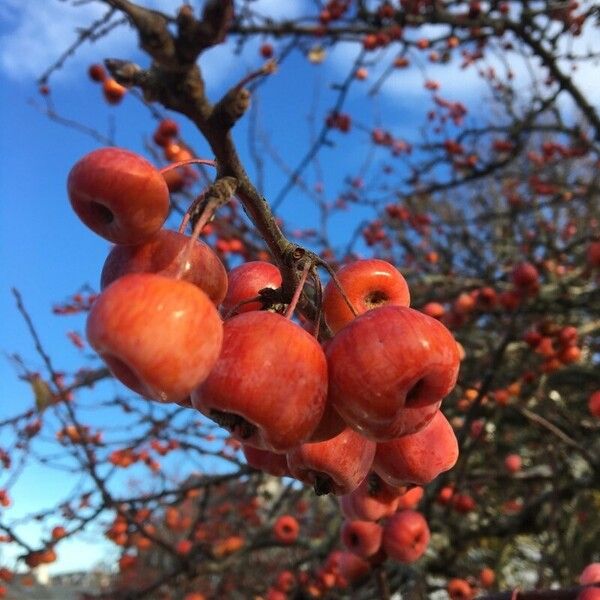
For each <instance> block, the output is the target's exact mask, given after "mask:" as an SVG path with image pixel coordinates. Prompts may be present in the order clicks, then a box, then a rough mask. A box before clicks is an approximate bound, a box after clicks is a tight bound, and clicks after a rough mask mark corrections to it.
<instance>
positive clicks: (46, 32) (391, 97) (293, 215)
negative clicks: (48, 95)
mask: <svg viewBox="0 0 600 600" xmlns="http://www.w3.org/2000/svg"><path fill="white" fill-rule="evenodd" d="M146 4H147V5H160V6H161V8H163V9H165V10H167V9H169V8H170V7H175V6H178V5H179V4H180V2H179V1H178V0H173V1H171V0H168V1H167V0H163V1H162V2H160V3H157V2H154V3H152V2H146ZM257 7H259V8H260V7H263V8H264V10H265V12H269V13H270V14H272V15H273V16H275V17H276V16H278V14H279V15H281V14H285V15H286V16H287V17H291V16H294V14H297V15H300V14H303V13H302V11H303V8H304V2H302V1H298V2H294V3H284V2H282V1H280V0H260V1H259V2H257ZM97 11H98V8H97V7H96V5H94V4H92V5H88V6H85V7H83V8H81V9H72V8H69V7H68V6H66V5H65V3H62V2H58V1H57V0H45V1H44V2H39V1H36V0H5V1H4V2H3V4H2V6H0V106H1V109H0V131H1V134H0V152H1V156H2V161H0V272H1V278H0V315H1V319H2V321H1V322H2V327H1V329H0V353H1V354H0V419H2V418H5V417H6V416H9V415H12V414H16V413H18V412H20V411H22V410H23V409H24V408H25V407H28V406H29V405H30V403H31V392H30V389H29V387H28V386H27V385H24V384H22V383H20V382H19V381H18V380H17V377H16V372H15V370H14V368H13V366H12V364H11V363H10V361H9V360H8V359H7V358H6V355H7V354H8V353H15V352H16V353H18V354H20V355H21V356H22V357H23V358H24V359H25V360H26V361H27V363H28V364H29V365H30V366H31V367H32V368H39V370H40V371H41V370H42V367H41V365H40V364H39V363H40V361H39V358H38V357H37V356H36V354H35V352H34V348H33V344H32V342H31V339H30V337H29V336H28V333H27V330H26V327H25V324H24V322H23V320H22V319H21V318H20V316H19V315H18V313H17V311H16V308H15V304H14V299H13V297H12V295H11V293H10V288H11V287H16V288H18V289H19V290H20V292H21V294H22V295H23V298H24V301H25V304H26V306H27V307H28V309H29V311H30V314H31V316H32V318H33V320H34V322H35V323H36V325H37V327H38V330H39V333H40V335H41V337H42V340H43V341H44V343H45V344H46V348H47V350H48V351H49V353H50V354H51V355H52V356H53V357H54V358H55V359H56V366H57V368H59V369H64V370H67V371H69V370H72V369H76V368H78V367H80V366H81V364H82V360H81V356H80V353H79V351H77V350H76V349H75V348H74V347H73V346H72V345H71V344H70V343H69V342H68V340H67V338H66V332H67V331H68V330H71V329H75V330H78V331H82V330H83V321H82V320H81V319H78V318H75V319H73V318H69V319H64V318H56V317H53V316H52V314H51V306H52V304H53V303H55V302H57V301H60V300H62V299H65V298H66V297H68V296H69V295H70V294H71V293H73V292H75V291H77V290H78V289H79V288H80V287H81V286H82V285H83V284H86V283H87V284H90V285H91V286H92V287H97V282H98V279H99V273H100V270H101V267H102V264H103V261H104V258H105V256H106V253H107V250H108V247H109V246H108V243H107V242H105V241H104V240H102V239H100V238H98V237H96V236H95V235H94V234H93V233H91V232H90V231H88V230H87V229H86V228H85V227H84V226H83V225H82V224H81V223H80V222H79V221H78V219H77V218H76V216H75V215H74V213H73V212H72V211H71V209H70V206H69V202H68V199H67V195H66V189H65V182H66V178H67V174H68V172H69V169H70V168H71V166H72V165H73V164H74V163H75V162H76V161H77V160H78V159H79V158H80V157H81V156H82V155H83V154H85V153H86V152H89V151H90V150H93V149H94V148H97V147H98V143H97V142H95V141H94V140H92V139H91V138H90V137H86V136H84V135H82V134H80V133H77V132H75V131H73V130H70V129H68V128H65V127H63V126H61V125H58V124H56V123H54V122H52V121H50V120H49V119H48V118H47V117H46V116H45V115H43V114H42V113H41V112H40V110H39V107H40V106H43V102H42V101H41V99H40V97H39V95H38V94H37V88H36V85H35V78H36V77H37V76H39V75H40V74H41V73H42V72H43V71H44V70H45V68H46V67H47V66H48V65H49V64H51V62H52V61H53V60H55V59H56V57H58V56H59V55H60V53H61V52H62V51H63V50H64V49H65V48H66V47H67V45H68V44H69V43H70V42H71V40H72V39H74V36H75V33H74V32H75V28H76V27H77V26H78V25H85V24H86V23H88V22H89V20H90V19H91V18H94V17H96V16H97V14H98V12H97ZM294 11H296V12H295V13H294ZM419 35H423V32H420V33H419ZM259 43H260V42H259V41H258V40H257V41H255V42H253V43H250V44H248V46H247V48H246V50H245V51H244V53H243V54H242V56H233V55H232V53H231V47H230V46H227V47H223V48H217V49H214V50H211V51H210V52H208V53H207V55H206V56H205V57H203V59H202V62H201V64H202V66H203V68H204V72H205V77H206V80H207V83H208V90H209V94H210V95H211V97H212V98H218V96H219V92H222V91H223V90H225V89H226V87H227V86H228V85H231V84H232V83H235V82H236V81H237V80H238V79H240V78H241V77H243V76H244V75H245V74H246V73H247V72H248V71H250V70H252V69H255V68H257V67H258V66H259V65H260V64H261V59H260V58H259V54H258V46H259ZM275 45H276V44H275ZM358 51H359V48H358V46H357V45H356V44H344V45H343V46H340V47H338V48H337V49H336V50H335V51H334V52H332V53H330V54H329V55H328V56H327V58H326V60H325V62H324V63H323V64H322V65H320V66H315V65H311V64H310V63H309V62H308V61H307V60H306V58H305V57H304V56H302V55H300V54H295V55H293V56H292V57H291V59H290V61H289V62H288V63H286V64H285V65H284V66H283V68H282V69H281V71H280V72H279V73H278V74H276V75H275V76H273V77H271V78H269V80H268V81H267V82H265V84H264V85H263V86H261V88H260V94H259V98H258V104H259V123H260V126H261V128H262V129H263V130H264V132H265V133H266V134H267V135H268V136H269V138H270V140H271V143H272V145H273V146H274V147H275V148H277V149H278V150H279V152H280V153H281V155H282V157H283V158H284V160H285V161H286V162H287V163H288V164H289V165H290V166H292V167H293V166H295V165H296V164H297V163H298V162H299V160H300V158H301V157H302V156H303V154H304V153H305V152H306V150H307V148H308V145H309V140H310V134H311V130H310V126H309V122H308V117H309V114H310V112H311V109H312V107H313V106H315V105H316V106H318V110H319V113H318V114H319V117H317V126H320V124H321V121H320V120H319V119H322V118H324V115H325V112H326V110H327V109H328V108H329V107H330V106H331V105H332V103H333V102H334V100H335V94H334V93H333V92H332V91H331V89H330V88H329V86H330V84H332V83H339V82H340V81H341V80H342V79H343V77H344V76H345V74H346V73H347V70H348V68H349V66H350V65H351V64H352V61H353V60H354V57H355V56H356V55H357V52H358ZM109 56H110V57H123V58H134V59H135V60H138V61H140V63H141V64H146V61H145V60H144V58H143V57H141V56H140V55H139V52H138V51H137V49H136V43H135V39H134V36H133V33H132V31H131V30H129V29H127V28H121V29H119V30H117V31H115V32H114V33H113V34H112V35H111V36H110V38H109V39H107V40H103V41H101V42H99V43H97V44H95V45H85V46H83V47H82V49H81V52H79V53H78V55H77V56H76V57H75V58H74V59H71V60H69V61H67V63H66V65H65V67H64V68H63V69H62V70H61V71H60V72H59V73H58V74H57V75H56V76H55V77H53V78H52V79H51V82H50V83H51V88H52V98H53V101H54V103H55V106H56V107H57V110H58V111H59V112H60V113H61V114H62V115H64V116H65V117H68V118H70V119H74V120H76V121H79V122H81V123H83V124H86V125H88V126H91V127H94V128H96V129H98V130H99V131H101V132H105V131H107V129H108V127H109V126H110V123H111V121H114V125H115V129H116V141H117V144H118V145H121V146H125V147H128V148H130V149H132V150H136V151H142V149H143V140H144V138H145V137H147V136H148V135H149V133H150V132H151V131H152V125H153V123H152V121H151V120H150V118H149V115H148V114H147V112H146V111H145V110H144V109H143V108H142V107H141V106H140V104H139V103H138V102H136V101H135V100H134V99H133V98H131V97H128V98H126V100H125V101H124V103H123V104H122V105H121V106H119V107H118V108H112V107H108V106H107V105H106V104H105V103H104V102H103V101H102V99H101V96H100V90H99V89H98V87H96V86H94V84H92V83H91V82H90V81H89V80H88V78H87V75H86V71H87V67H88V65H89V64H90V63H92V62H98V61H101V60H102V59H103V58H105V57H109ZM383 58H384V57H382V56H380V55H378V59H379V62H378V64H377V65H373V66H372V67H370V69H371V72H372V73H375V72H376V71H378V70H380V69H381V68H383V65H384V64H385V62H386V61H385V60H383ZM515 69H517V70H518V69H519V67H518V66H517V65H516V64H515ZM427 76H428V77H431V78H433V79H435V78H439V79H441V80H442V81H443V83H444V85H443V88H442V91H443V93H444V95H445V96H446V97H449V98H450V99H452V100H459V99H460V100H463V101H464V100H465V97H466V99H467V101H472V102H473V103H474V104H475V105H477V104H479V103H480V102H481V96H480V94H481V90H482V88H481V85H480V83H478V80H477V78H476V76H475V75H474V74H473V73H471V72H462V71H458V70H457V68H455V67H451V68H450V69H448V70H446V69H442V68H441V67H434V68H430V69H429V70H428V73H427ZM579 77H580V81H581V83H582V85H583V86H584V87H586V88H588V89H590V90H591V89H592V82H593V78H591V77H589V73H588V74H587V75H586V73H585V72H584V73H581V74H580V76H579ZM373 78H374V75H373ZM424 78H425V77H424V74H423V73H422V72H420V71H419V70H418V69H413V70H411V71H408V72H402V74H399V75H397V76H394V77H393V78H392V79H391V80H390V81H389V83H388V84H387V85H386V86H385V87H384V88H383V90H382V93H381V94H380V95H379V96H378V97H377V98H376V100H375V101H374V102H366V93H367V91H368V89H369V82H357V83H355V84H353V87H352V93H351V95H350V98H349V103H348V109H349V111H350V112H351V113H352V114H353V115H357V116H358V118H359V120H360V121H361V122H362V123H364V124H366V125H368V126H371V125H372V124H373V123H374V122H377V121H378V120H381V121H382V122H384V123H386V125H387V126H388V127H389V129H391V131H392V132H393V133H394V134H395V135H397V136H399V137H402V136H404V135H407V134H408V133H410V132H413V133H414V132H415V128H416V127H417V126H418V125H419V124H420V123H422V119H423V115H424V113H425V111H426V110H427V109H428V108H429V107H430V104H429V102H430V101H429V97H430V94H429V92H426V91H425V90H424V88H423V81H424ZM316 84H318V85H319V86H320V92H319V96H318V98H317V100H315V97H314V94H313V89H314V87H315V85H316ZM599 97H600V92H599V91H598V90H595V91H594V95H593V96H592V98H593V99H595V101H596V102H597V101H598V98H599ZM36 106H37V107H38V108H36ZM178 121H179V122H180V123H181V124H182V125H183V127H184V137H185V138H186V140H188V141H190V142H191V143H192V144H193V145H194V146H195V148H196V149H197V151H198V152H199V153H200V154H202V153H204V155H205V156H207V157H210V154H209V153H208V151H207V148H206V144H205V143H204V142H203V141H202V140H201V139H200V138H199V136H198V135H196V134H195V132H194V131H193V130H192V128H191V127H189V126H187V125H184V121H183V120H182V119H178ZM235 137H236V140H237V141H238V146H239V149H240V152H241V154H242V157H243V158H244V159H247V154H248V149H247V143H246V141H247V120H244V121H242V122H241V123H240V124H239V126H238V127H237V128H236V130H235ZM332 139H334V140H335V141H336V143H338V147H337V148H333V149H329V148H325V149H324V150H323V151H322V153H321V154H320V160H321V168H322V170H323V173H324V180H325V193H326V195H327V197H328V198H329V199H330V200H334V199H335V194H337V193H338V191H339V183H340V181H341V180H342V178H343V176H344V175H346V174H348V173H352V172H353V171H354V172H356V169H357V168H358V167H359V166H360V159H361V155H362V154H363V151H364V150H366V149H367V148H368V145H369V133H368V131H362V132H361V131H358V132H355V133H353V134H352V135H351V136H347V137H344V136H342V135H340V134H333V135H332ZM385 158H386V157H385V155H376V161H377V162H379V161H381V160H384V159H385ZM340 159H341V160H343V165H344V170H343V171H340V169H339V166H340ZM284 181H285V178H284V176H283V174H282V173H281V172H280V171H279V170H278V169H277V168H276V167H273V166H272V165H271V166H270V167H269V168H268V169H267V173H266V190H265V191H266V193H267V198H269V197H272V196H273V195H274V194H275V193H276V192H277V191H278V190H279V189H280V187H281V185H283V183H284ZM307 181H308V182H310V183H311V184H314V183H315V182H316V176H315V172H314V170H313V169H312V168H309V169H308V170H307ZM281 214H282V216H283V217H284V218H285V219H286V221H287V222H288V223H289V224H290V227H293V226H302V225H307V224H310V223H311V222H312V221H313V220H314V217H315V215H316V212H315V209H314V207H313V205H312V204H311V202H310V201H309V200H307V199H306V198H305V197H304V196H301V195H299V194H297V193H295V192H293V193H292V194H290V196H289V197H288V199H287V200H286V202H285V204H284V206H283V209H282V212H281ZM357 219H358V217H357V216H356V215H352V220H351V218H350V217H349V216H344V215H342V216H340V217H337V218H336V219H334V220H333V222H332V224H331V227H332V228H331V234H332V236H333V239H334V240H338V241H340V242H341V241H342V240H343V239H344V236H345V235H346V234H347V233H348V232H349V230H350V227H351V226H352V225H354V224H356V222H357ZM0 446H2V440H0ZM2 481H3V480H2V475H1V474H0V487H1V485H2ZM67 483H68V482H67V481H66V480H64V481H63V480H62V479H61V477H58V476H56V475H55V474H49V473H43V472H42V471H41V470H39V469H36V468H34V469H32V470H31V471H30V473H29V474H28V475H27V476H25V477H24V478H23V479H22V480H21V482H20V483H19V485H18V486H17V487H16V488H15V489H14V490H13V494H12V495H13V497H14V500H15V509H14V510H15V511H18V512H19V513H21V512H27V511H28V510H31V509H39V508H41V506H40V497H41V496H43V497H44V502H43V504H44V506H49V505H50V504H51V502H52V500H53V498H56V497H60V494H62V493H64V488H65V486H66V485H67ZM40 484H41V485H42V486H43V488H40ZM15 514H16V512H15ZM92 546H93V544H91V541H90V540H89V539H88V540H86V542H85V549H86V552H85V553H83V552H82V551H81V550H82V548H83V546H82V545H81V543H79V545H78V544H75V543H73V544H69V545H67V544H65V545H64V546H61V547H60V552H59V555H60V560H59V562H58V563H57V564H56V566H55V567H53V568H54V569H56V570H69V569H73V568H78V567H85V566H89V565H90V564H92V563H93V562H95V561H96V560H98V559H100V558H102V557H103V556H104V555H105V552H106V547H105V546H104V545H103V544H102V543H100V544H99V545H98V546H96V547H95V550H94V551H92ZM1 552H2V550H0V562H1V560H2V554H1ZM84 555H85V556H86V558H85V559H82V558H81V557H82V556H84Z"/></svg>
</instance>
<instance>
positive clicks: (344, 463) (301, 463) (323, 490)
mask: <svg viewBox="0 0 600 600" xmlns="http://www.w3.org/2000/svg"><path fill="white" fill-rule="evenodd" d="M374 455H375V443H374V442H372V441H370V440H368V439H367V438H365V437H363V436H362V435H360V434H359V433H357V432H356V431H354V430H353V429H351V428H350V427H346V429H344V431H342V433H340V434H339V435H337V436H336V437H334V438H332V439H330V440H327V441H325V442H317V443H314V444H302V445H301V446H299V447H296V448H293V449H292V450H291V451H290V452H288V455H287V460H288V467H289V468H290V473H291V474H292V476H293V477H295V478H296V479H299V480H300V481H303V482H304V483H307V484H309V485H312V486H313V487H314V489H315V493H316V494H317V495H322V494H329V493H332V494H335V495H336V496H342V495H344V494H349V493H350V492H352V491H353V490H355V489H356V488H357V487H358V486H359V485H360V484H361V483H362V481H363V480H364V479H365V477H366V476H367V474H368V472H369V469H370V468H371V465H372V463H373V457H374Z"/></svg>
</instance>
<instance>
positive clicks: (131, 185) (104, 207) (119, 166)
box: [67, 148, 169, 244]
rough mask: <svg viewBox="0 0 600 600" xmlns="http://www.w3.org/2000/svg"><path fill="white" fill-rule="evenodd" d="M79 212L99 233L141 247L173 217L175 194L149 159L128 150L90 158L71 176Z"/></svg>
mask: <svg viewBox="0 0 600 600" xmlns="http://www.w3.org/2000/svg"><path fill="white" fill-rule="evenodd" d="M67 190H68V193H69V198H70V200H71V205H72V207H73V210H74V211H75V212H76V214H77V216H78V217H79V218H80V219H81V220H82V221H83V222H84V223H85V224H86V225H87V226H88V227H89V228H90V229H91V230H92V231H94V232H95V233H97V234H98V235H100V236H102V237H103V238H105V239H107V240H108V241H110V242H113V243H115V244H139V243H141V242H143V241H145V240H147V239H149V238H150V237H152V236H153V235H154V234H156V233H157V232H158V230H159V229H160V228H161V227H162V225H163V223H164V222H165V220H166V218H167V215H168V214H169V190H168V188H167V184H166V183H165V180H164V178H163V177H162V175H161V174H160V172H159V171H158V170H157V169H156V168H155V167H154V165H152V164H151V163H149V162H148V161H147V160H146V159H145V158H143V157H141V156H139V155H137V154H135V153H133V152H130V151H129V150H124V149H122V148H101V149H99V150H94V151H93V152H90V153H89V154H86V155H85V156H84V157H83V158H81V159H80V160H79V161H78V162H77V163H76V164H75V166H74V167H73V168H72V169H71V172H70V173H69V178H68V181H67Z"/></svg>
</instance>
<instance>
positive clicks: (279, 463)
mask: <svg viewBox="0 0 600 600" xmlns="http://www.w3.org/2000/svg"><path fill="white" fill-rule="evenodd" d="M242 450H243V452H244V456H245V457H246V462H247V463H248V464H249V465H250V466H251V467H254V468H255V469H260V470H261V471H264V472H265V473H268V474H269V475H273V476H274V477H283V476H289V469H288V466H287V458H286V456H285V454H275V452H271V451H269V450H261V449H260V448H253V447H252V446H247V445H246V444H242Z"/></svg>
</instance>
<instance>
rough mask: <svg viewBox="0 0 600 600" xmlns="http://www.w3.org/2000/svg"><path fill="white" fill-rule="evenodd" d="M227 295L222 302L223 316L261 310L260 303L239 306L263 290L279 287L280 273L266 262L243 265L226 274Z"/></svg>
mask: <svg viewBox="0 0 600 600" xmlns="http://www.w3.org/2000/svg"><path fill="white" fill-rule="evenodd" d="M227 279H228V287H227V295H226V296H225V299H224V300H223V315H224V316H226V317H227V313H229V312H231V311H233V310H235V314H241V313H245V312H250V311H255V310H261V309H262V303H261V302H248V303H246V304H240V303H241V302H244V301H245V300H250V299H252V298H255V297H256V296H258V292H259V291H260V290H262V289H264V288H272V289H274V290H275V289H277V288H279V287H281V272H280V271H279V269H278V268H277V267H276V266H275V265H273V264H271V263H268V262H264V261H260V260H255V261H250V262H247V263H244V264H242V265H240V266H239V267H236V268H235V269H231V271H229V273H228V274H227Z"/></svg>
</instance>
